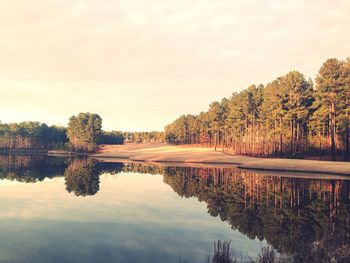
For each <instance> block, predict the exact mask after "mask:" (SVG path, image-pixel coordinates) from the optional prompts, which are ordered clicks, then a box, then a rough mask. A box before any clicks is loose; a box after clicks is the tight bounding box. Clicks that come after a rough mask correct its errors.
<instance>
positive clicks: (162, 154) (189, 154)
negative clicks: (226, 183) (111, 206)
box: [93, 143, 350, 176]
mask: <svg viewBox="0 0 350 263" xmlns="http://www.w3.org/2000/svg"><path fill="white" fill-rule="evenodd" d="M93 157H94V158H97V159H100V160H105V161H107V160H108V161H121V160H129V161H130V160H131V161H136V162H155V163H159V162H161V163H197V164H215V165H217V164H222V165H235V166H237V167H238V168H242V169H253V170H259V171H278V172H298V173H314V174H329V175H345V176H350V163H349V162H347V163H346V162H329V161H314V160H294V159H272V158H255V157H248V156H241V155H234V156H232V155H228V154H225V153H223V152H221V151H214V149H210V148H200V147H188V146H173V145H166V144H156V143H149V144H125V145H108V146H107V145H105V146H102V147H101V151H100V153H98V154H96V155H94V156H93Z"/></svg>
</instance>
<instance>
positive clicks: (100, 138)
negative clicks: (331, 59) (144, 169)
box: [0, 112, 165, 152]
mask: <svg viewBox="0 0 350 263" xmlns="http://www.w3.org/2000/svg"><path fill="white" fill-rule="evenodd" d="M124 141H125V142H131V143H147V142H164V141H165V139H164V132H158V131H151V132H121V131H103V130H102V118H101V117H100V116H99V115H98V114H95V113H89V112H87V113H79V114H77V115H73V116H71V117H70V119H69V122H68V127H67V128H66V127H58V126H48V125H47V124H45V123H40V122H21V123H10V124H3V123H1V122H0V150H1V149H2V150H3V149H6V150H50V149H64V150H68V149H69V150H71V151H74V152H95V151H96V150H97V149H98V145H100V144H123V143H124Z"/></svg>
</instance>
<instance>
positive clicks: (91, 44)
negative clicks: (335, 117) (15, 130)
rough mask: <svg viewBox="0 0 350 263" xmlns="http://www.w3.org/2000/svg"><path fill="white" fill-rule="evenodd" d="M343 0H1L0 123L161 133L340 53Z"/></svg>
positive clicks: (348, 19)
mask: <svg viewBox="0 0 350 263" xmlns="http://www.w3.org/2000/svg"><path fill="white" fill-rule="evenodd" d="M349 14H350V1H349V0H344V1H337V0H328V1H323V0H317V1H316V0H310V1H298V0H290V1H287V0H286V1H281V0H278V1H265V0H255V1H249V0H236V1H234V0H215V1H213V0H201V1H191V0H177V1H174V0H84V1H83V0H81V1H78V0H35V1H28V0H10V1H8V0H0V34H1V41H0V93H1V94H0V120H1V121H2V122H19V121H26V120H37V121H41V122H46V123H48V124H59V125H66V124H67V122H68V118H69V117H70V116H71V115H72V114H76V113H79V112H87V111H88V112H94V113H98V114H100V115H101V117H102V118H103V121H104V123H103V126H104V128H105V129H107V130H110V129H118V130H134V131H136V130H145V131H146V130H162V129H163V127H164V126H165V125H166V124H168V123H170V122H171V121H173V120H174V119H175V118H176V117H178V116H179V115H181V114H183V113H195V114H196V113H199V112H200V111H202V110H206V109H207V107H208V105H209V104H210V103H211V102H212V101H214V100H221V98H223V97H229V96H230V95H231V94H232V93H233V92H234V91H240V90H242V89H244V88H246V87H248V86H249V85H250V84H259V83H264V84H265V83H267V82H269V81H272V80H273V79H275V78H276V77H278V76H280V75H283V74H286V73H288V72H289V71H290V70H299V71H301V72H302V73H304V74H305V76H306V77H312V78H314V77H315V75H316V74H317V71H318V70H319V68H320V66H321V65H322V63H323V62H324V61H325V60H326V59H327V58H330V57H337V58H339V59H345V58H346V57H349V56H350V43H349V40H350V15H349Z"/></svg>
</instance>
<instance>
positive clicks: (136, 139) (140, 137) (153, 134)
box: [123, 131, 165, 143]
mask: <svg viewBox="0 0 350 263" xmlns="http://www.w3.org/2000/svg"><path fill="white" fill-rule="evenodd" d="M123 137H124V139H125V142H131V143H146V142H165V137H164V132H160V131H150V132H123Z"/></svg>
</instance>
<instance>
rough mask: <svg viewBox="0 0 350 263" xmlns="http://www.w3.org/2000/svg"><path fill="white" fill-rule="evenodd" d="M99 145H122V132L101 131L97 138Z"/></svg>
mask: <svg viewBox="0 0 350 263" xmlns="http://www.w3.org/2000/svg"><path fill="white" fill-rule="evenodd" d="M98 143H99V144H123V143H124V136H123V133H122V132H119V131H110V132H106V131H102V132H101V134H100V136H99V138H98Z"/></svg>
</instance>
